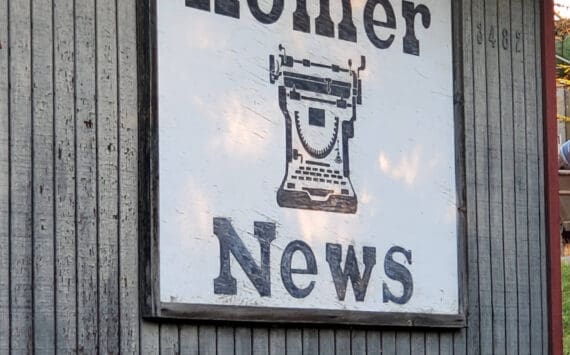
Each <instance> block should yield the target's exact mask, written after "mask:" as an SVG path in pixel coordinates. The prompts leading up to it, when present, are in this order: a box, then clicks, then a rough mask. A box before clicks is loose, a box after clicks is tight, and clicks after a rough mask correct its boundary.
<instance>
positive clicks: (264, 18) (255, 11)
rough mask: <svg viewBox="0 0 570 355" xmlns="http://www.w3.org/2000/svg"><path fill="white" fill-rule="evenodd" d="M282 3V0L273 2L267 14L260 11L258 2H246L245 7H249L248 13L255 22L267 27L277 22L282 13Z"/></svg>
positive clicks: (254, 0)
mask: <svg viewBox="0 0 570 355" xmlns="http://www.w3.org/2000/svg"><path fill="white" fill-rule="evenodd" d="M283 1H284V0H273V5H272V6H271V11H269V13H268V14H266V13H265V12H263V11H261V9H260V8H259V3H258V0H247V5H248V6H249V11H251V14H252V15H253V17H255V19H256V20H257V21H259V22H261V23H263V24H266V25H268V24H271V23H274V22H275V21H277V20H279V17H280V16H281V13H282V12H283Z"/></svg>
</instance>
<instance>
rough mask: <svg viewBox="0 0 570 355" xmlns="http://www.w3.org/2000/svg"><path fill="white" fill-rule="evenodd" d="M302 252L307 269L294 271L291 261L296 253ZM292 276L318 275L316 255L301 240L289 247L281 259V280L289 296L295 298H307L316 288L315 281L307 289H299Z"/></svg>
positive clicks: (290, 244)
mask: <svg viewBox="0 0 570 355" xmlns="http://www.w3.org/2000/svg"><path fill="white" fill-rule="evenodd" d="M298 251H299V252H301V253H302V254H303V256H304V257H305V261H306V265H307V267H306V268H305V269H292V268H291V260H292V259H293V254H295V253H296V252H298ZM291 274H303V275H316V274H317V261H316V260H315V254H313V251H312V250H311V248H310V247H309V246H308V245H307V243H305V242H302V241H300V240H296V241H293V242H291V243H289V244H288V245H287V247H286V248H285V251H284V252H283V256H282V257H281V279H282V280H283V285H284V286H285V289H286V290H287V292H289V294H290V295H291V296H293V297H295V298H305V297H307V296H308V295H309V294H310V293H311V291H313V288H314V287H315V281H311V282H310V283H309V286H307V287H305V288H299V287H297V285H295V283H294V282H293V278H292V277H291Z"/></svg>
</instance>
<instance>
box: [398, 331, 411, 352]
mask: <svg viewBox="0 0 570 355" xmlns="http://www.w3.org/2000/svg"><path fill="white" fill-rule="evenodd" d="M396 353H398V354H410V355H411V354H412V348H411V335H410V332H409V331H398V332H396Z"/></svg>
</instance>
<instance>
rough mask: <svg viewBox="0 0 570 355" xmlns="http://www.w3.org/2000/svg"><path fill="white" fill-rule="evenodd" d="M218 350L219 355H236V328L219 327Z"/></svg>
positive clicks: (217, 335) (217, 334)
mask: <svg viewBox="0 0 570 355" xmlns="http://www.w3.org/2000/svg"><path fill="white" fill-rule="evenodd" d="M216 337H217V344H218V345H217V347H218V348H217V349H218V352H217V353H218V354H219V355H226V354H233V353H234V328H233V327H224V326H222V327H218V329H217V333H216Z"/></svg>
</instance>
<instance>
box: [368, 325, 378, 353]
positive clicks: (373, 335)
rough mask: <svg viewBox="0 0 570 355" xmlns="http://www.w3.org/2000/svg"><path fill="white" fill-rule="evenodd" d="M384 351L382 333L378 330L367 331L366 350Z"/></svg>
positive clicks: (373, 351)
mask: <svg viewBox="0 0 570 355" xmlns="http://www.w3.org/2000/svg"><path fill="white" fill-rule="evenodd" d="M381 351H382V334H381V333H380V332H379V331H376V330H369V331H367V332H366V352H367V353H368V354H380V353H381Z"/></svg>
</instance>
